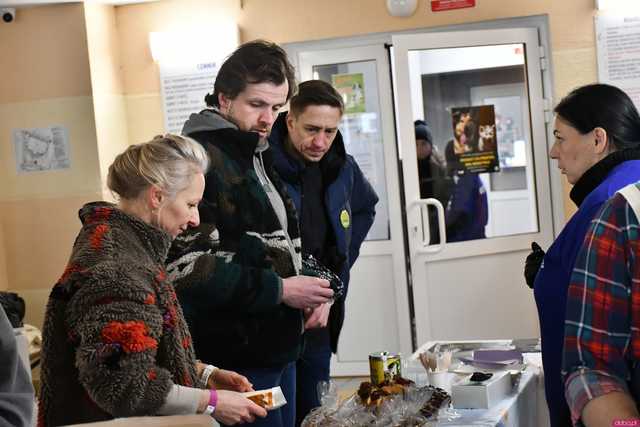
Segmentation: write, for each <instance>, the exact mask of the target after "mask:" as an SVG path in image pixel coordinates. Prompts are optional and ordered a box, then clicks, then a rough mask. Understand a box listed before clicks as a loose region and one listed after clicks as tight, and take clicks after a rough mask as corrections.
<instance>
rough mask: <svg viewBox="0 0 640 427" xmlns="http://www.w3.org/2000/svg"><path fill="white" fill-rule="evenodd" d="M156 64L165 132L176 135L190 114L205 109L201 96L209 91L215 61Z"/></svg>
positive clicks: (211, 87)
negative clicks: (158, 72)
mask: <svg viewBox="0 0 640 427" xmlns="http://www.w3.org/2000/svg"><path fill="white" fill-rule="evenodd" d="M159 65H160V92H161V94H162V107H163V113H164V129H165V132H169V133H175V134H180V133H181V131H182V126H183V125H184V122H185V121H187V119H188V118H189V115H190V114H191V113H197V112H199V111H201V110H203V109H204V108H205V107H206V104H205V102H204V97H205V95H206V94H207V93H212V92H213V82H214V80H215V78H216V75H217V74H218V64H217V63H216V62H200V63H193V64H184V63H181V64H175V65H174V64H172V65H167V64H163V63H162V62H161V63H160V64H159Z"/></svg>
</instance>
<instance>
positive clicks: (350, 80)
mask: <svg viewBox="0 0 640 427" xmlns="http://www.w3.org/2000/svg"><path fill="white" fill-rule="evenodd" d="M331 84H332V86H333V87H334V88H335V89H336V90H337V91H338V93H339V94H340V95H341V96H342V102H344V112H345V114H352V113H364V112H365V111H367V110H366V104H365V99H364V75H363V74H362V73H353V74H334V75H332V76H331Z"/></svg>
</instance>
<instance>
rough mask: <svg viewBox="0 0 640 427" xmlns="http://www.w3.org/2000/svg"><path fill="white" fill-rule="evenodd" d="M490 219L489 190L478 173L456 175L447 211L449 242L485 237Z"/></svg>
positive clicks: (446, 220)
mask: <svg viewBox="0 0 640 427" xmlns="http://www.w3.org/2000/svg"><path fill="white" fill-rule="evenodd" d="M488 219H489V208H488V202H487V191H486V190H485V188H484V185H482V180H481V179H480V177H479V176H478V174H477V173H469V172H467V173H464V174H462V175H460V176H458V175H454V176H453V186H452V188H451V196H450V198H449V203H448V204H447V206H446V211H445V222H446V224H447V242H463V241H466V240H475V239H484V238H485V237H486V235H485V231H484V228H485V226H486V225H487V222H488Z"/></svg>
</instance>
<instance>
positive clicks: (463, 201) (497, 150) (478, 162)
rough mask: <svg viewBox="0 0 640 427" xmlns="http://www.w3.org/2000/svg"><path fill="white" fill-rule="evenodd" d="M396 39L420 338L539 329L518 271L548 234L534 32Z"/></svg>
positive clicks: (515, 334) (525, 333)
mask: <svg viewBox="0 0 640 427" xmlns="http://www.w3.org/2000/svg"><path fill="white" fill-rule="evenodd" d="M393 46H394V65H395V84H396V90H397V92H396V93H397V98H396V105H397V107H396V108H397V111H398V130H399V137H400V150H401V155H402V169H403V174H404V191H405V195H406V200H407V219H406V220H407V225H408V230H409V236H408V238H409V250H410V257H411V270H412V282H413V296H414V301H413V303H414V306H415V313H416V314H415V316H416V319H415V322H416V334H417V340H418V343H419V344H420V343H423V342H426V341H428V340H431V339H456V340H457V339H490V338H519V337H534V336H538V334H539V333H538V329H537V328H538V326H537V315H536V312H535V303H534V300H533V295H532V293H531V291H530V290H529V289H528V288H526V286H525V285H524V279H523V277H522V271H523V262H524V258H525V257H526V255H527V253H528V250H529V246H530V243H531V241H533V240H535V241H538V242H540V243H541V244H542V245H543V246H544V247H548V245H549V244H550V243H551V241H552V238H553V236H552V233H553V223H552V212H551V192H550V188H549V171H548V162H547V140H546V131H545V122H544V102H543V99H542V83H541V70H540V48H539V47H538V34H537V30H535V29H505V30H482V31H464V32H443V33H430V34H412V35H397V36H393ZM416 121H418V122H416ZM416 124H417V126H416ZM424 125H426V127H427V129H428V132H427V133H426V134H427V135H429V136H430V141H427V143H425V142H424V141H422V139H423V138H421V137H420V136H423V135H425V133H424V132H422V131H418V128H419V127H420V126H424ZM416 135H418V137H416ZM425 144H426V145H427V146H428V145H429V144H430V145H431V146H430V147H429V148H428V149H427V150H426V151H425V148H424V146H425ZM425 153H428V154H425ZM424 182H430V183H431V185H430V186H425V185H423V183H424ZM434 233H437V236H436V238H434V237H433V235H434Z"/></svg>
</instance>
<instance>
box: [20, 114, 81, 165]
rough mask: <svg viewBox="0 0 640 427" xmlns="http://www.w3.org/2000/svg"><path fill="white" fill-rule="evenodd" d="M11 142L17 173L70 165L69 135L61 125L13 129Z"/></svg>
mask: <svg viewBox="0 0 640 427" xmlns="http://www.w3.org/2000/svg"><path fill="white" fill-rule="evenodd" d="M13 144H14V147H15V153H16V169H17V171H18V173H27V172H41V171H48V170H56V169H69V168H70V167H71V160H70V153H69V137H68V132H67V129H66V128H64V127H63V126H50V127H47V128H34V129H14V130H13Z"/></svg>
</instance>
